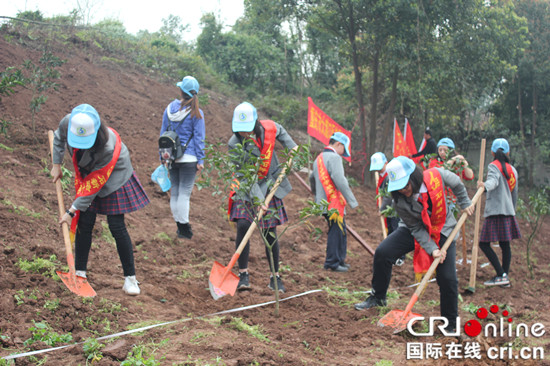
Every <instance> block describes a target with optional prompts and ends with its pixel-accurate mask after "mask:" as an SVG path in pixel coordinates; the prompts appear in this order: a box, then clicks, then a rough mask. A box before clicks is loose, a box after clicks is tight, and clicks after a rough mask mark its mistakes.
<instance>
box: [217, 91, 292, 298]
mask: <svg viewBox="0 0 550 366" xmlns="http://www.w3.org/2000/svg"><path fill="white" fill-rule="evenodd" d="M231 126H232V130H233V136H231V138H230V139H229V142H228V146H229V151H230V152H231V151H232V150H234V149H236V148H237V145H242V149H243V153H244V156H233V157H232V158H233V159H234V162H235V164H236V165H237V166H240V164H239V161H243V160H244V161H246V160H248V159H250V158H251V157H256V158H257V159H259V162H258V163H259V165H260V167H259V169H258V179H257V181H256V182H255V183H254V184H253V185H252V187H251V189H250V191H249V192H243V191H242V190H239V189H237V188H236V189H235V190H234V191H232V193H231V195H230V198H229V208H228V214H229V220H230V221H233V222H236V224H237V235H236V238H235V246H236V247H237V248H238V247H239V244H240V243H241V241H242V239H243V238H244V237H245V235H246V232H247V231H248V228H249V227H250V225H251V223H252V221H253V220H254V214H255V209H254V205H253V202H254V201H258V202H264V200H265V197H266V195H267V194H268V190H269V185H268V183H269V182H274V181H276V180H277V176H278V175H279V174H280V172H281V169H282V168H283V167H282V166H281V165H279V159H278V158H277V154H276V153H275V150H274V148H275V142H276V141H279V142H280V143H281V144H282V145H283V146H284V147H285V148H287V149H289V150H291V149H296V148H297V147H298V145H297V144H296V143H295V142H294V140H292V137H290V135H289V134H288V133H287V132H286V130H285V128H284V127H283V126H281V125H280V124H278V123H276V122H273V121H271V120H259V119H258V112H257V111H256V108H255V107H254V106H253V105H252V104H250V103H248V102H243V103H241V104H239V105H238V106H237V107H236V108H235V110H234V111H233V120H232V124H231ZM239 178H240V177H239V176H235V179H236V180H237V181H238V180H239ZM291 190H292V186H291V185H290V182H289V181H288V179H287V178H286V177H285V178H284V179H283V181H282V182H281V184H280V185H279V187H278V188H277V190H276V191H275V195H274V197H273V198H272V199H271V201H270V202H269V207H262V208H263V209H264V211H267V210H269V211H271V212H275V213H276V214H275V215H267V216H266V217H263V218H262V219H261V220H260V223H259V227H260V229H261V230H262V232H263V235H264V237H265V238H266V239H267V241H268V243H269V245H270V246H272V249H271V250H272V254H273V263H274V266H275V268H271V269H273V270H274V272H275V276H276V281H277V288H278V289H279V291H280V292H285V290H286V289H285V287H284V286H283V282H282V279H281V277H280V276H279V243H278V240H277V234H276V228H277V226H279V225H282V224H284V223H286V222H287V221H288V217H287V214H286V210H285V207H284V204H283V200H282V199H283V198H284V197H285V196H286V195H287V194H288V193H289V192H290V191H291ZM262 206H263V204H262ZM265 251H266V256H267V258H268V261H269V248H268V247H267V245H266V246H265ZM249 254H250V243H247V244H246V246H245V247H244V249H243V251H242V253H241V254H240V256H239V259H238V263H239V283H238V285H237V290H239V291H242V290H249V289H250V288H251V287H250V276H249V272H248V258H249ZM270 267H271V264H270ZM274 281H275V278H273V276H271V277H270V279H269V284H268V287H269V288H270V289H272V290H274V289H275V283H274Z"/></svg>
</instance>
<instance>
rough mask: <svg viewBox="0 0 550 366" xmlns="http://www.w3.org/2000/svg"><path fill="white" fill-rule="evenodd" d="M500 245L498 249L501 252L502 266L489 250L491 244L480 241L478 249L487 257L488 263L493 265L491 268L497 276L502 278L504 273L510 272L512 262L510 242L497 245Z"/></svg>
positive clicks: (490, 249) (501, 242) (491, 250)
mask: <svg viewBox="0 0 550 366" xmlns="http://www.w3.org/2000/svg"><path fill="white" fill-rule="evenodd" d="M498 244H499V245H500V249H501V250H502V266H501V265H500V261H499V260H498V257H497V255H496V253H495V251H494V250H493V248H491V243H489V242H486V241H480V242H479V247H480V248H481V250H482V251H483V253H485V255H486V256H487V259H489V262H491V264H492V265H493V268H494V269H495V271H496V272H497V276H499V277H502V275H503V274H504V273H506V274H508V273H509V272H508V271H509V270H510V262H511V261H512V250H511V249H510V242H509V241H500V242H499V243H498Z"/></svg>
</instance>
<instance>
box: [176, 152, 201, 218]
mask: <svg viewBox="0 0 550 366" xmlns="http://www.w3.org/2000/svg"><path fill="white" fill-rule="evenodd" d="M196 175H197V162H193V163H174V164H172V168H171V169H170V182H171V184H172V188H171V190H170V210H172V216H173V217H174V220H175V221H176V222H179V223H181V224H187V223H189V201H190V200H191V192H193V185H194V184H195V177H196Z"/></svg>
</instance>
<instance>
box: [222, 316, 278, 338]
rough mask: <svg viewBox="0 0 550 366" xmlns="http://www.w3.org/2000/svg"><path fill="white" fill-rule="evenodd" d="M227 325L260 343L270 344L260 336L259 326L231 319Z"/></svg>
mask: <svg viewBox="0 0 550 366" xmlns="http://www.w3.org/2000/svg"><path fill="white" fill-rule="evenodd" d="M229 324H230V325H231V326H233V327H234V328H235V329H237V330H238V331H241V332H245V333H247V334H249V335H251V336H252V337H254V338H257V339H259V340H260V341H263V342H267V343H269V342H270V340H269V338H267V336H265V335H263V334H262V332H261V329H260V326H259V325H248V324H246V323H245V322H244V321H243V320H242V318H233V319H231V322H230V323H229Z"/></svg>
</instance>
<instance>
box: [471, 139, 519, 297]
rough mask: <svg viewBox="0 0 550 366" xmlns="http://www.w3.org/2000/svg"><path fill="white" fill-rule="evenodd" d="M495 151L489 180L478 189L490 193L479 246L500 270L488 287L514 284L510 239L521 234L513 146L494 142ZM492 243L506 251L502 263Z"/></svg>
mask: <svg viewBox="0 0 550 366" xmlns="http://www.w3.org/2000/svg"><path fill="white" fill-rule="evenodd" d="M491 153H492V154H493V157H494V160H493V162H492V163H490V164H489V167H488V169H487V170H488V171H487V179H486V180H485V183H483V182H482V181H479V182H478V184H477V185H478V188H479V187H484V188H485V190H486V192H487V200H486V201H485V211H484V213H483V216H484V217H485V222H484V223H483V228H482V229H481V235H480V238H479V247H480V248H481V250H482V251H483V253H485V255H486V256H487V258H488V259H489V262H491V264H492V266H493V268H494V269H495V271H496V276H495V277H493V278H492V279H490V280H488V281H485V282H484V285H485V286H503V287H509V286H510V278H509V277H508V274H509V271H510V262H511V261H512V251H511V249H510V241H511V240H513V239H518V238H520V237H521V233H520V230H519V225H518V222H517V220H516V203H517V199H518V186H517V177H518V172H517V171H516V168H514V167H513V166H512V165H511V164H510V160H509V155H510V145H509V144H508V141H506V140H505V139H503V138H499V139H496V140H495V141H493V145H492V146H491ZM491 242H498V243H499V245H500V249H501V250H502V265H501V264H500V261H499V260H498V257H497V255H496V253H495V252H494V250H493V249H492V248H491Z"/></svg>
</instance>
